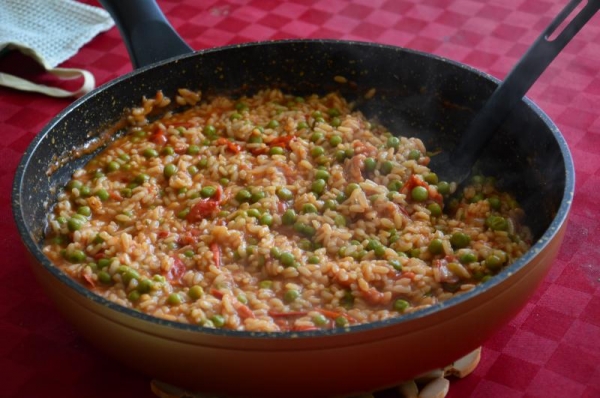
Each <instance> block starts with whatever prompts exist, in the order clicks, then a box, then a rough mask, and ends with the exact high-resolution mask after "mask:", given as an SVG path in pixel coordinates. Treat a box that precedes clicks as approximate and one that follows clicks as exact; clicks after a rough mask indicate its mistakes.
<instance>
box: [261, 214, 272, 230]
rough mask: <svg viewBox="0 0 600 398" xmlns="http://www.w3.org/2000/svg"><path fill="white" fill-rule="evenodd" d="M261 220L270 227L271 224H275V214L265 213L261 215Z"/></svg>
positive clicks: (262, 223)
mask: <svg viewBox="0 0 600 398" xmlns="http://www.w3.org/2000/svg"><path fill="white" fill-rule="evenodd" d="M259 221H260V224H261V225H266V226H268V227H270V226H271V225H273V216H272V215H270V214H269V213H265V214H263V215H262V216H261V217H260V220H259Z"/></svg>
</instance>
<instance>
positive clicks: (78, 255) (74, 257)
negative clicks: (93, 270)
mask: <svg viewBox="0 0 600 398" xmlns="http://www.w3.org/2000/svg"><path fill="white" fill-rule="evenodd" d="M86 257H87V256H86V255H85V253H84V252H83V251H82V250H72V251H70V252H67V258H68V260H69V261H70V262H72V263H75V264H78V263H81V262H83V261H84V260H85V259H86Z"/></svg>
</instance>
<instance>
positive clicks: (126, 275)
mask: <svg viewBox="0 0 600 398" xmlns="http://www.w3.org/2000/svg"><path fill="white" fill-rule="evenodd" d="M133 279H140V274H139V273H138V272H137V271H136V270H134V269H131V268H127V269H126V270H125V271H124V272H123V274H122V275H121V280H122V281H123V283H124V284H125V285H129V282H131V281H132V280H133Z"/></svg>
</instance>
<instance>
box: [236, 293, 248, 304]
mask: <svg viewBox="0 0 600 398" xmlns="http://www.w3.org/2000/svg"><path fill="white" fill-rule="evenodd" d="M236 298H237V300H238V301H239V302H240V303H242V304H248V298H247V297H246V296H245V295H243V294H240V295H238V296H237V297H236Z"/></svg>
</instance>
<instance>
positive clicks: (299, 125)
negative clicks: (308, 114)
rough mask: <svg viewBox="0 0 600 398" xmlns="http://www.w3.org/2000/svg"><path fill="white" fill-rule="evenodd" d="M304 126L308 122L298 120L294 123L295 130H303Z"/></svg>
mask: <svg viewBox="0 0 600 398" xmlns="http://www.w3.org/2000/svg"><path fill="white" fill-rule="evenodd" d="M306 128H308V123H306V122H298V124H297V125H296V129H297V130H304V129H306Z"/></svg>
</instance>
